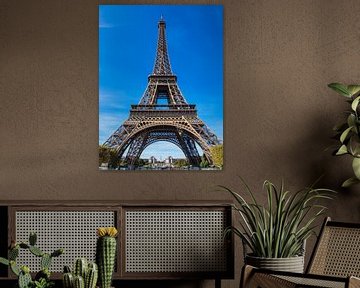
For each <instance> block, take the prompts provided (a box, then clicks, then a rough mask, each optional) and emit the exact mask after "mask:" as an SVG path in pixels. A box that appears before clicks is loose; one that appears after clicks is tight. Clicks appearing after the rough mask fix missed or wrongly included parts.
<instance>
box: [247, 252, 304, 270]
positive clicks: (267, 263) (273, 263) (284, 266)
mask: <svg viewBox="0 0 360 288" xmlns="http://www.w3.org/2000/svg"><path fill="white" fill-rule="evenodd" d="M245 263H246V264H248V265H251V266H254V267H258V268H263V269H269V270H275V271H287V272H297V273H304V256H295V257H289V258H263V257H255V256H251V255H246V256H245Z"/></svg>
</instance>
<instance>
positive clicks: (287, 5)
mask: <svg viewBox="0 0 360 288" xmlns="http://www.w3.org/2000/svg"><path fill="white" fill-rule="evenodd" d="M128 2H129V1H126V3H128ZM145 2H146V1H141V3H145ZM167 2H168V3H171V1H167ZM192 2H193V1H184V2H182V3H192ZM103 3H115V1H103ZM117 3H121V1H117ZM134 3H135V1H134ZM149 3H150V2H149ZM152 3H155V2H152ZM157 3H165V2H161V1H158V2H157ZM197 3H223V4H224V19H225V20H224V21H225V25H224V27H225V31H224V33H225V37H224V38H225V43H224V45H225V49H224V51H225V68H224V71H225V81H224V101H225V105H224V107H225V119H224V120H225V124H224V126H225V130H224V131H225V136H224V142H225V167H224V170H223V171H221V172H216V173H215V172H191V173H190V172H189V173H188V172H155V171H154V172H100V171H98V166H97V165H98V156H97V147H98V72H97V71H98V28H97V26H98V4H99V2H98V1H95V0H94V1H91V0H82V1H80V0H78V1H69V0H68V1H65V0H63V1H61V0H52V1H49V0H42V1H40V0H32V1H29V0H23V1H19V0H17V1H14V0H0V97H1V102H0V128H1V129H0V133H1V134H0V159H1V166H0V199H1V200H25V199H41V200H48V199H65V200H73V199H78V200H81V199H84V200H87V199H106V200H112V199H119V200H133V199H134V200H135V199H139V200H146V199H151V200H156V199H163V200H175V199H176V200H182V199H184V200H207V199H225V198H228V197H227V195H225V194H222V193H220V192H216V191H214V189H211V185H213V184H225V185H228V186H232V187H238V186H239V185H240V182H239V180H238V179H237V175H241V176H243V177H244V178H245V179H247V182H248V183H249V184H250V186H252V187H254V189H255V190H256V191H257V192H256V193H257V195H258V196H259V197H261V199H264V193H263V191H262V190H261V185H262V182H263V180H264V179H271V180H273V181H274V182H276V183H279V182H280V181H281V179H284V180H285V183H286V184H287V186H288V187H289V188H290V189H295V188H300V187H302V186H304V185H307V184H310V183H311V182H312V181H313V180H314V179H316V178H317V177H318V176H320V175H321V174H322V173H325V177H324V178H323V180H322V183H321V184H322V186H326V187H329V188H335V189H337V190H339V191H340V193H339V195H338V199H337V200H336V201H335V202H333V204H331V205H332V206H331V209H330V210H329V212H328V214H329V215H331V216H332V217H333V218H335V219H338V220H345V221H359V220H360V208H359V207H360V197H359V195H360V194H359V193H360V192H359V191H358V190H359V187H354V188H352V189H350V190H347V191H345V190H341V189H339V188H338V187H339V186H340V184H341V181H342V180H344V179H345V178H346V177H347V176H348V175H349V174H350V173H351V167H350V162H348V161H346V160H348V159H345V157H344V158H333V157H332V156H331V155H330V152H329V151H324V149H325V148H326V147H327V146H329V145H330V144H331V143H332V141H331V140H330V136H331V135H332V130H331V129H332V126H333V125H334V124H335V123H337V122H339V120H341V118H342V116H343V114H342V113H343V110H344V109H345V108H346V104H345V103H344V101H343V99H342V98H341V97H340V96H337V95H336V94H335V93H333V92H332V91H330V90H329V89H328V88H327V87H326V85H327V84H328V83H330V82H334V81H339V82H346V83H352V82H354V83H356V82H357V83H359V82H360V48H359V47H360V32H359V31H360V22H359V21H356V19H357V16H358V15H360V3H359V1H358V0H354V1H341V0H338V1H329V0H322V1H319V0H312V1H310V0H307V1H285V0H284V1H282V0H277V1H276V0H266V1H265V0H263V1H260V0H256V1H255V0H254V1H245V0H244V1H242V0H233V1H223V2H219V1H197ZM228 199H229V198H228ZM309 249H310V250H311V247H310V248H309ZM236 255H237V257H238V258H240V257H241V256H240V253H239V252H237V254H236ZM240 262H241V261H240V260H238V261H237V263H236V265H237V266H236V269H237V270H239V269H240V265H241V264H240ZM238 278H239V275H237V279H236V281H226V285H225V287H237V281H238ZM184 285H185V284H184ZM211 285H212V283H211V284H209V283H205V285H203V286H209V287H211ZM185 286H187V284H186V285H185Z"/></svg>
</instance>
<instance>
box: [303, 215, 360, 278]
mask: <svg viewBox="0 0 360 288" xmlns="http://www.w3.org/2000/svg"><path fill="white" fill-rule="evenodd" d="M307 273H311V274H318V275H329V276H344V277H347V276H356V277H360V224H355V223H343V222H334V221H331V219H330V218H326V219H325V222H324V224H323V226H322V229H321V232H320V235H319V238H318V241H317V243H316V245H315V249H314V252H313V255H312V256H311V259H310V262H309V266H308V268H307Z"/></svg>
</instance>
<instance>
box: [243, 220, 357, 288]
mask: <svg viewBox="0 0 360 288" xmlns="http://www.w3.org/2000/svg"><path fill="white" fill-rule="evenodd" d="M358 277H360V224H351V223H342V222H334V221H331V219H330V218H326V219H325V221H324V224H323V226H322V228H321V232H320V235H319V238H318V240H317V242H316V245H315V248H314V252H313V254H312V255H311V258H310V262H309V265H308V267H307V269H306V273H304V274H299V273H290V272H277V271H270V270H264V269H258V268H254V267H252V266H249V265H246V266H244V268H243V271H242V276H241V282H240V287H242V288H253V287H254V288H259V287H260V288H276V287H285V288H288V287H331V288H340V287H341V288H342V287H343V288H355V287H360V279H359V278H358Z"/></svg>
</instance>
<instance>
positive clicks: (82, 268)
mask: <svg viewBox="0 0 360 288" xmlns="http://www.w3.org/2000/svg"><path fill="white" fill-rule="evenodd" d="M87 268H88V262H87V260H86V258H79V259H76V261H75V267H74V274H75V276H81V277H82V278H83V279H85V275H86V270H87Z"/></svg>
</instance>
